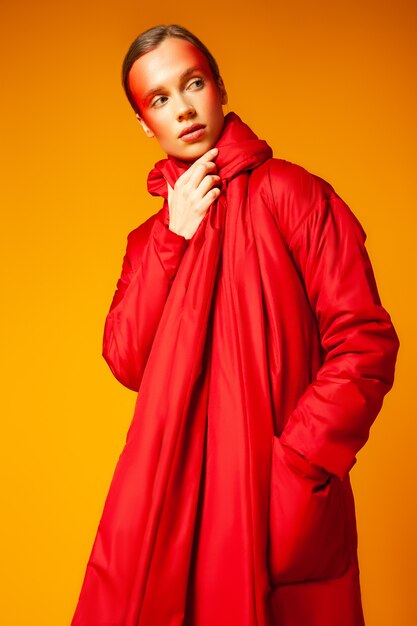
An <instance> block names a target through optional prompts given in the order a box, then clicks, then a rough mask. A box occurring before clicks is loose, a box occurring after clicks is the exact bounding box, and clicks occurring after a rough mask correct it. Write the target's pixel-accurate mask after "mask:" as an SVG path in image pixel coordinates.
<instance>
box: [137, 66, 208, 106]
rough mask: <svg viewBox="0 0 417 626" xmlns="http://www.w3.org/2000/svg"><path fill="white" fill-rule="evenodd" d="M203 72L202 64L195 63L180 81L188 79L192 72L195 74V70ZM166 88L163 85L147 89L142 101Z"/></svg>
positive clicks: (182, 75) (183, 74)
mask: <svg viewBox="0 0 417 626" xmlns="http://www.w3.org/2000/svg"><path fill="white" fill-rule="evenodd" d="M197 71H199V72H203V71H204V70H203V68H202V67H201V66H200V65H194V67H189V68H188V69H186V70H185V72H183V73H182V74H181V76H180V82H183V81H184V80H186V79H187V78H188V77H189V76H191V74H194V73H195V72H197ZM164 89H165V87H163V86H162V85H160V86H158V87H153V88H152V89H149V91H147V92H146V93H145V94H144V96H143V98H142V101H145V100H147V99H148V98H149V97H150V96H154V95H155V94H156V93H160V92H161V91H163V90H164Z"/></svg>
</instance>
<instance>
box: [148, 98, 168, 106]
mask: <svg viewBox="0 0 417 626" xmlns="http://www.w3.org/2000/svg"><path fill="white" fill-rule="evenodd" d="M166 99H167V97H166V96H158V98H155V100H152V102H151V106H152V107H159V106H161V105H162V104H164V102H165V100H166Z"/></svg>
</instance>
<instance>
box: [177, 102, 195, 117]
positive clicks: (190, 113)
mask: <svg viewBox="0 0 417 626" xmlns="http://www.w3.org/2000/svg"><path fill="white" fill-rule="evenodd" d="M194 115H195V108H194V106H193V105H192V104H191V102H188V101H187V100H186V99H185V98H180V99H179V101H178V105H177V119H178V121H179V122H181V121H183V120H187V119H190V118H191V117H194Z"/></svg>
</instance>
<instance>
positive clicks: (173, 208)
mask: <svg viewBox="0 0 417 626" xmlns="http://www.w3.org/2000/svg"><path fill="white" fill-rule="evenodd" d="M218 152H219V151H218V148H212V149H211V150H209V151H208V152H206V153H205V154H203V155H202V156H201V157H200V158H199V159H197V160H196V161H194V163H193V164H192V165H191V166H190V167H189V168H188V170H187V171H186V172H184V174H182V175H181V176H180V177H179V178H178V179H177V181H176V183H175V186H174V188H172V187H171V185H170V184H169V183H167V184H168V206H169V229H170V230H172V231H173V232H174V233H177V234H178V235H182V236H183V237H185V238H186V239H191V237H192V236H193V235H194V233H195V231H196V230H197V228H198V225H199V224H200V222H201V220H202V219H203V217H204V216H205V214H206V213H207V211H208V209H209V207H210V205H211V204H212V203H213V202H214V201H215V200H217V198H218V197H219V195H220V189H219V188H217V187H215V186H214V185H217V184H218V183H219V181H220V176H217V174H216V171H217V168H216V164H215V163H214V159H215V158H216V156H217V154H218Z"/></svg>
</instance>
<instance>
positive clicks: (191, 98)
mask: <svg viewBox="0 0 417 626" xmlns="http://www.w3.org/2000/svg"><path fill="white" fill-rule="evenodd" d="M129 85H130V89H131V91H132V94H133V97H134V98H135V101H136V103H137V104H138V107H139V110H140V112H141V117H140V122H141V124H142V127H143V128H144V130H145V132H146V134H147V135H148V136H149V137H155V138H156V139H157V141H158V143H159V144H160V146H161V148H162V149H163V150H164V151H165V152H166V153H167V154H169V155H171V156H175V157H177V158H179V159H182V160H184V161H193V160H195V159H198V158H199V157H200V156H201V155H202V154H204V153H205V152H207V150H210V148H212V147H213V146H214V145H215V144H216V142H217V140H218V138H219V136H220V134H221V131H222V129H223V122H224V113H223V108H222V104H225V103H226V102H227V96H226V92H225V91H223V90H221V89H220V87H219V85H218V83H217V81H216V80H215V78H214V77H213V73H212V70H211V67H210V64H209V62H208V60H207V58H206V56H205V55H204V54H203V52H201V50H199V49H198V48H196V47H195V46H194V45H193V44H192V43H190V42H188V41H186V40H184V39H179V38H177V37H168V38H167V39H165V40H164V41H163V42H162V43H161V44H160V45H159V46H158V47H157V48H155V49H154V50H152V51H151V52H147V53H146V54H144V55H143V56H141V57H140V58H139V59H137V60H136V61H135V62H134V63H133V65H132V67H131V70H130V72H129Z"/></svg>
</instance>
